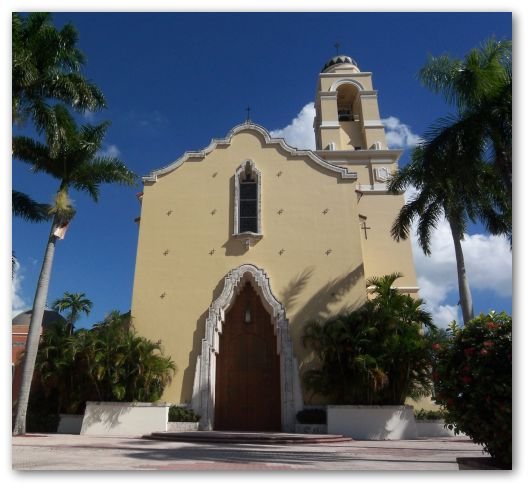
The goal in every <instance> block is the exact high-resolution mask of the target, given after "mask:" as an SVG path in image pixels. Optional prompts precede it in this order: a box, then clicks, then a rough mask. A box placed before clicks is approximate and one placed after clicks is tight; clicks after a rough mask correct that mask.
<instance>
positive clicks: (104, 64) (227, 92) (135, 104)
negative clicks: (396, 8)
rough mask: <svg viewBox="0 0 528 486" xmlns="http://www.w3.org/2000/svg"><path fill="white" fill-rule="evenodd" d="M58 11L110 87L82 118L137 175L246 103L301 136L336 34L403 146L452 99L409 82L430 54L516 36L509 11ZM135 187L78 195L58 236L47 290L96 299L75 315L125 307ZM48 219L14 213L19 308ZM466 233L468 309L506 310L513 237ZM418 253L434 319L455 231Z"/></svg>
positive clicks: (33, 191)
mask: <svg viewBox="0 0 528 486" xmlns="http://www.w3.org/2000/svg"><path fill="white" fill-rule="evenodd" d="M54 20H55V23H56V25H57V26H59V27H60V26H62V25H64V24H65V23H66V22H72V23H73V24H74V25H75V26H76V28H77V29H78V31H79V34H80V41H79V46H80V48H81V49H82V50H83V51H84V53H85V54H86V57H87V64H86V69H85V74H86V76H87V77H89V78H90V79H92V80H93V81H94V82H96V83H97V84H98V85H99V86H100V87H101V89H102V90H103V92H104V93H105V95H106V98H107V102H108V107H109V108H108V109H107V110H105V111H103V112H99V113H95V114H88V115H87V116H86V117H84V120H83V121H85V122H99V121H102V120H107V119H108V120H111V121H112V126H111V128H110V129H109V131H108V136H107V138H106V145H105V147H104V150H105V151H106V152H107V153H112V154H116V155H119V156H120V157H121V158H122V160H123V161H124V162H125V163H126V164H127V165H128V166H129V167H130V168H131V169H132V170H134V171H135V172H136V173H137V174H139V175H146V174H148V173H149V172H150V171H152V170H154V169H156V168H159V167H162V166H164V165H167V164H168V163H170V162H171V161H173V160H175V159H177V158H178V157H179V156H180V155H181V154H182V153H183V152H184V151H186V150H197V149H201V148H203V147H205V146H206V145H208V143H209V141H210V139H211V138H214V137H223V136H225V134H226V133H227V132H228V131H229V129H230V128H232V127H233V126H234V125H236V124H238V123H240V122H242V121H243V120H244V119H245V117H246V111H245V108H246V106H248V105H250V106H251V118H252V120H253V121H255V122H257V123H259V124H261V125H263V126H264V127H266V128H267V129H269V130H274V131H276V133H277V134H280V135H284V136H286V138H287V139H288V137H290V140H293V141H295V143H297V144H301V143H305V144H309V143H310V141H309V140H308V139H307V138H306V133H307V132H306V130H305V128H306V127H307V126H309V124H310V121H311V120H310V114H311V111H310V110H311V106H310V103H311V102H313V99H314V96H315V84H316V80H317V75H318V73H319V71H320V69H321V67H322V66H323V64H324V63H325V62H326V60H327V59H328V58H330V57H332V56H333V55H334V54H335V48H334V44H335V43H336V42H339V43H340V44H341V47H340V53H344V54H348V55H350V56H352V57H353V58H354V59H355V60H356V61H357V63H358V65H359V67H360V69H361V70H363V71H371V72H373V80H374V85H375V89H377V90H378V92H379V105H380V111H381V116H382V118H383V119H385V120H386V123H387V129H388V132H389V133H390V140H392V143H393V144H394V146H397V145H399V146H401V147H402V148H407V149H408V148H409V147H410V146H411V145H412V143H413V141H415V140H416V137H418V136H419V135H421V134H423V133H424V131H425V130H426V129H427V127H428V126H429V125H430V124H431V122H433V121H434V120H435V119H436V118H437V117H439V116H443V115H445V114H447V113H448V112H449V111H450V108H449V107H447V106H446V105H445V103H444V102H443V100H442V99H441V97H439V96H435V95H433V94H431V93H430V92H429V91H427V90H426V89H425V88H422V87H421V86H420V84H419V82H418V80H417V77H416V73H417V71H418V70H419V69H420V67H421V66H422V65H423V64H424V63H425V61H426V60H427V56H428V54H432V55H439V54H443V53H449V54H450V55H452V56H456V57H462V56H463V55H464V54H465V53H467V51H468V50H469V49H471V48H473V47H475V46H477V45H478V44H479V43H481V42H482V41H483V40H485V39H487V38H489V37H490V36H495V37H496V38H497V39H504V38H508V39H511V35H512V20H511V14H508V13H469V14H464V13H449V14H448V13H280V14H278V13H255V14H249V13H246V14H242V13H215V14H206V13H200V14H185V13H129V14H124V13H71V14H70V13H61V14H54ZM294 119H295V120H296V121H297V122H296V124H294V125H293V126H292V121H293V120H294ZM299 127H301V129H300V128H299ZM303 128H304V129H303ZM299 130H300V132H299ZM310 136H311V135H310ZM292 143H293V142H292ZM295 143H293V144H294V145H295ZM408 152H409V151H408V150H406V152H405V154H404V156H403V158H402V162H403V163H405V162H406V160H407V158H408ZM12 176H13V187H14V188H16V189H18V190H22V191H24V192H27V193H29V194H30V195H31V196H33V197H34V198H35V199H37V200H41V201H50V200H51V197H52V194H53V193H54V191H55V190H56V185H57V183H56V182H55V181H53V180H51V179H50V178H47V177H46V176H44V175H35V174H32V173H31V172H30V171H29V169H28V166H26V165H24V164H22V163H20V162H18V161H15V162H14V164H13V169H12ZM140 190H141V186H140V185H138V187H136V188H123V187H116V186H113V187H103V188H102V191H101V198H100V203H99V204H95V203H93V202H91V201H90V200H89V199H88V198H87V197H86V196H84V195H82V194H79V193H73V195H72V197H73V200H74V201H75V204H76V206H77V209H78V214H77V216H76V218H75V220H74V221H73V223H72V225H71V227H70V229H69V231H68V233H67V235H66V238H65V240H64V241H60V242H59V243H58V245H57V251H56V258H55V263H54V267H53V273H52V279H51V285H50V292H49V302H51V301H53V300H54V299H55V298H57V297H59V296H61V295H62V294H63V292H64V291H70V292H85V293H86V295H87V296H88V297H89V298H90V299H92V300H93V302H94V308H93V312H92V314H91V316H90V317H89V318H87V319H83V320H82V321H81V322H80V325H81V326H89V325H91V324H92V323H94V322H97V321H99V320H101V319H102V318H103V317H104V315H105V314H107V313H108V312H109V311H110V310H112V309H119V310H121V311H127V310H129V309H130V303H131V294H132V283H133V274H134V263H135V253H136V245H137V234H138V228H137V225H136V224H135V223H134V218H135V217H137V216H138V215H139V212H140V207H139V204H138V202H137V200H136V197H135V194H136V193H137V192H139V191H140ZM48 231H49V227H48V225H47V224H29V223H26V222H24V221H22V220H20V219H16V218H14V219H13V230H12V235H13V237H12V246H13V250H14V251H15V253H16V256H17V258H18V259H19V262H20V268H19V271H18V272H17V278H16V279H15V285H16V289H15V294H14V297H15V298H14V302H13V304H14V305H15V307H16V308H17V309H21V308H27V307H31V304H32V299H33V294H34V290H35V284H36V280H37V278H38V272H39V270H40V265H41V261H42V256H43V252H44V244H45V241H46V238H47V234H48ZM470 233H471V236H470V237H469V238H468V239H467V241H466V243H465V247H466V248H467V253H466V257H467V258H468V259H469V262H468V267H469V278H470V283H471V284H472V287H473V294H474V301H475V310H476V311H477V312H480V311H485V312H487V311H488V310H489V309H490V308H494V309H497V310H503V309H504V310H506V311H508V312H511V254H510V253H509V249H508V246H507V244H506V243H505V242H504V241H501V240H500V239H497V238H490V237H489V236H487V235H485V234H484V233H483V230H482V228H481V227H480V226H478V225H477V226H472V227H471V230H470ZM450 252H451V253H450ZM416 263H417V268H418V274H419V276H420V279H421V281H420V284H421V285H422V288H423V289H424V293H425V295H424V297H426V298H430V299H431V306H432V308H431V310H432V311H433V312H434V313H435V315H436V316H438V319H439V320H444V321H445V320H447V319H448V317H450V316H453V315H456V303H457V301H458V296H457V289H456V274H455V273H454V272H455V267H454V260H453V258H452V242H451V241H450V236H449V234H448V233H446V231H445V228H444V227H440V228H439V231H438V233H437V235H436V238H435V245H434V246H433V256H432V257H431V258H429V259H427V258H425V257H423V255H419V254H417V256H416Z"/></svg>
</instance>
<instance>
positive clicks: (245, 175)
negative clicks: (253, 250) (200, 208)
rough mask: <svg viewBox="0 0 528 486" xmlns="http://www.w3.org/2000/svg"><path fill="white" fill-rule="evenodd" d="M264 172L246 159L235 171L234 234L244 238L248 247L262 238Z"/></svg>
mask: <svg viewBox="0 0 528 486" xmlns="http://www.w3.org/2000/svg"><path fill="white" fill-rule="evenodd" d="M261 196H262V174H261V172H260V171H259V170H258V169H257V166H256V165H255V162H254V161H253V160H251V159H246V160H244V162H242V164H240V165H239V166H238V168H237V170H236V171H235V194H234V205H233V206H234V215H233V236H234V237H236V238H244V239H245V244H246V247H249V246H250V244H252V243H254V242H255V241H256V240H259V239H260V238H262V214H261V213H262V205H261V199H262V197H261Z"/></svg>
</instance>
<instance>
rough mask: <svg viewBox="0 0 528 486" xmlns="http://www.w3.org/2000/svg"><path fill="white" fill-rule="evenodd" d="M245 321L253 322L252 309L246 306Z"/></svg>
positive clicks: (247, 322)
mask: <svg viewBox="0 0 528 486" xmlns="http://www.w3.org/2000/svg"><path fill="white" fill-rule="evenodd" d="M244 322H245V323H246V324H249V323H250V322H251V309H250V308H249V307H246V312H244Z"/></svg>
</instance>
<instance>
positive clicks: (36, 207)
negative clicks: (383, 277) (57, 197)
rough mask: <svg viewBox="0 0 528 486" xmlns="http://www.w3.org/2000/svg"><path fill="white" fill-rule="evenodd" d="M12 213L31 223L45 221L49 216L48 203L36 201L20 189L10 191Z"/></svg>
mask: <svg viewBox="0 0 528 486" xmlns="http://www.w3.org/2000/svg"><path fill="white" fill-rule="evenodd" d="M12 202H13V215H14V216H18V217H20V218H22V219H25V220H27V221H31V222H33V223H40V222H42V221H47V220H48V219H49V218H50V215H49V210H50V206H49V204H43V203H38V202H36V201H35V200H33V199H32V198H31V197H29V196H28V195H27V194H24V193H23V192H20V191H15V190H13V191H12Z"/></svg>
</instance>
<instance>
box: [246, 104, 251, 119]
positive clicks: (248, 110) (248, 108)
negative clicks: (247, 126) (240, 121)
mask: <svg viewBox="0 0 528 486" xmlns="http://www.w3.org/2000/svg"><path fill="white" fill-rule="evenodd" d="M246 111H247V118H246V123H249V122H250V121H251V119H250V118H249V112H250V111H251V107H250V106H249V105H248V107H247V108H246Z"/></svg>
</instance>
